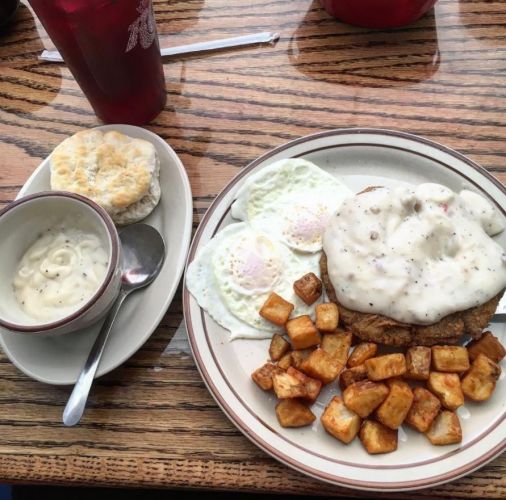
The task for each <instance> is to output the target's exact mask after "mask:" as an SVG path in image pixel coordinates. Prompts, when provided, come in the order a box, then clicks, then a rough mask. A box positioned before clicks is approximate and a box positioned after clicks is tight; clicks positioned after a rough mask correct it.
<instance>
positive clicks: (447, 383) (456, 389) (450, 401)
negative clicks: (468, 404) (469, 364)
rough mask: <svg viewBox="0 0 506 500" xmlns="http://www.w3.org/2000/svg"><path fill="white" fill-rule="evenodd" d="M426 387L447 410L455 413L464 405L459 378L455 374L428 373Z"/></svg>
mask: <svg viewBox="0 0 506 500" xmlns="http://www.w3.org/2000/svg"><path fill="white" fill-rule="evenodd" d="M427 387H428V388H429V390H431V391H432V392H433V393H434V394H435V395H436V396H437V397H438V398H439V400H440V401H441V404H442V405H443V406H444V407H445V408H446V409H448V410H452V411H455V410H456V409H457V408H458V407H459V406H462V405H463V404H464V394H463V393H462V388H461V386H460V378H459V376H458V375H457V374H456V373H443V372H430V375H429V380H428V381H427Z"/></svg>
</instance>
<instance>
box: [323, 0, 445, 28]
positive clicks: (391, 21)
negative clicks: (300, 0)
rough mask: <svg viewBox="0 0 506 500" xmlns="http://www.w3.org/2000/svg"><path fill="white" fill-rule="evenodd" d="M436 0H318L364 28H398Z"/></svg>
mask: <svg viewBox="0 0 506 500" xmlns="http://www.w3.org/2000/svg"><path fill="white" fill-rule="evenodd" d="M436 2H437V0H320V3H321V4H322V6H323V7H324V9H325V10H326V11H327V12H328V13H329V14H332V15H333V16H335V17H337V18H338V19H340V20H341V21H344V22H345V23H348V24H353V25H355V26H362V27H364V28H398V27H400V26H405V25H406V24H410V23H413V22H414V21H416V20H417V19H419V18H420V17H421V16H423V15H424V14H425V13H426V12H427V11H428V10H430V9H431V8H432V7H433V6H434V4H435V3H436Z"/></svg>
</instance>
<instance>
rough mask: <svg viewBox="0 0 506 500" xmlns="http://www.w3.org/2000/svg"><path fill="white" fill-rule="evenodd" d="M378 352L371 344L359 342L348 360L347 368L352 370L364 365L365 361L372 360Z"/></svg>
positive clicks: (375, 346) (375, 345)
mask: <svg viewBox="0 0 506 500" xmlns="http://www.w3.org/2000/svg"><path fill="white" fill-rule="evenodd" d="M377 352H378V345H377V344H374V343H373V342H361V343H360V344H358V345H357V346H356V347H355V349H353V352H352V353H351V356H350V357H349V358H348V366H349V367H350V368H353V367H354V366H359V365H362V364H364V362H365V360H366V359H369V358H373V357H374V356H376V353H377Z"/></svg>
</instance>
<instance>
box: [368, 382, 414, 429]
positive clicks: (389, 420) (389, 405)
mask: <svg viewBox="0 0 506 500" xmlns="http://www.w3.org/2000/svg"><path fill="white" fill-rule="evenodd" d="M387 385H388V388H389V389H390V392H389V393H388V396H387V398H386V399H385V401H383V403H381V404H380V406H379V407H378V409H377V410H376V418H377V419H378V420H379V421H380V422H381V423H382V424H383V425H386V426H387V427H389V428H390V429H394V430H395V429H398V428H399V427H400V425H401V424H402V422H404V419H405V418H406V415H407V414H408V411H409V409H410V408H411V403H412V402H413V392H412V390H411V387H409V385H408V384H407V383H406V382H404V380H401V379H391V380H388V381H387Z"/></svg>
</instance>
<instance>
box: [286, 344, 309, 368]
mask: <svg viewBox="0 0 506 500" xmlns="http://www.w3.org/2000/svg"><path fill="white" fill-rule="evenodd" d="M313 351H314V349H312V348H310V349H300V350H298V351H292V352H291V355H292V365H293V366H294V367H295V368H297V370H300V367H301V366H302V363H303V362H304V360H306V359H307V358H309V355H310V354H311V353H312V352H313Z"/></svg>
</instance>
